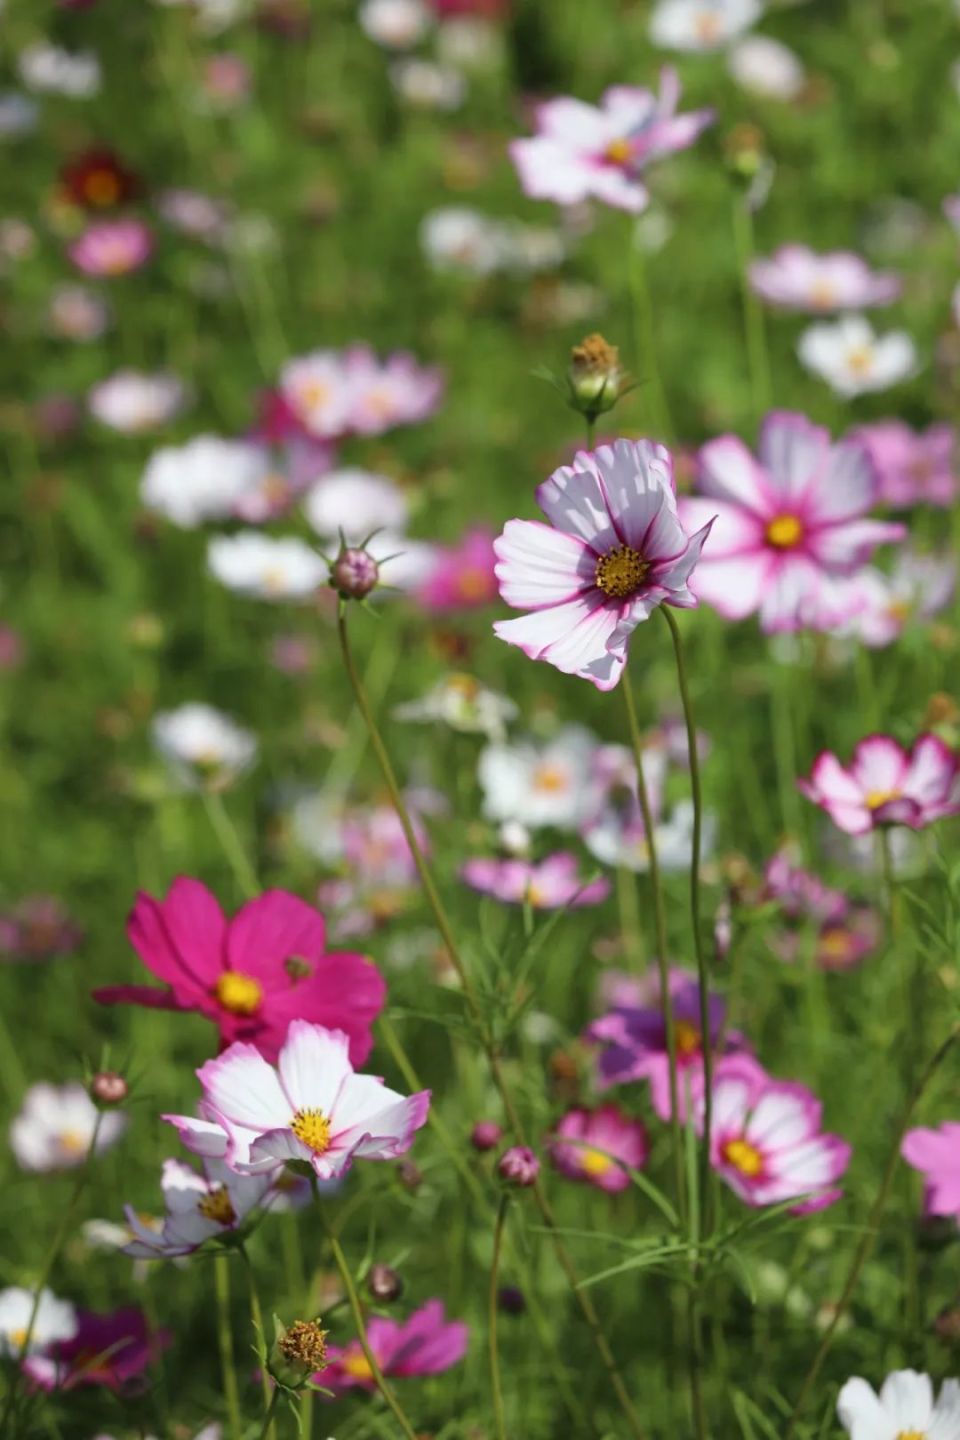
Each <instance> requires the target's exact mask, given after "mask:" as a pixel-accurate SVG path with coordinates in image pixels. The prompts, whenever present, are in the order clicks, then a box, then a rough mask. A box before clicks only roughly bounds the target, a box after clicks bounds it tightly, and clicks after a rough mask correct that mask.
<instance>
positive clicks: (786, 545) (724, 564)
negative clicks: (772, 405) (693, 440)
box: [680, 411, 905, 634]
mask: <svg viewBox="0 0 960 1440" xmlns="http://www.w3.org/2000/svg"><path fill="white" fill-rule="evenodd" d="M698 467H699V469H698V480H697V488H698V489H699V491H700V495H701V496H702V497H704V498H689V499H686V498H685V499H682V500H681V502H680V516H681V519H682V520H683V521H684V523H685V524H686V525H687V526H688V527H692V526H695V525H700V524H703V522H704V521H705V520H707V519H708V518H710V517H714V516H715V517H716V523H715V524H714V528H713V532H712V534H711V537H710V542H709V544H708V545H707V546H706V548H705V550H704V554H703V556H702V557H701V561H700V565H699V566H698V568H697V574H696V579H695V581H694V582H693V584H692V586H691V588H692V589H693V590H694V591H695V592H696V594H697V595H698V596H699V597H700V599H701V600H705V601H706V602H707V603H708V604H710V605H712V606H713V607H714V609H716V610H718V611H719V613H720V614H721V615H722V616H724V618H725V619H727V620H742V619H744V617H745V616H747V615H750V614H752V613H753V612H754V611H759V615H760V627H761V629H762V630H764V631H765V632H766V633H768V634H771V633H775V632H777V631H783V630H801V629H805V628H811V629H832V628H834V627H836V626H838V625H841V624H843V623H845V622H846V621H847V620H849V619H850V617H851V615H852V614H853V613H855V611H856V609H857V607H858V605H859V604H860V603H861V602H860V599H859V597H858V596H857V594H856V593H855V592H854V591H852V590H851V588H850V586H849V584H847V583H845V582H846V581H847V579H848V578H849V577H850V576H851V575H853V574H854V573H855V572H856V571H858V570H859V569H860V568H861V566H863V565H864V564H865V563H866V562H867V561H868V560H869V559H870V556H871V555H872V553H873V551H874V549H875V548H876V546H877V545H880V544H883V543H884V542H886V541H893V540H899V539H901V538H902V537H903V535H904V534H905V531H904V528H903V526H902V525H897V524H892V523H890V522H886V521H880V520H872V519H868V518H867V511H868V510H869V509H870V508H871V506H872V505H873V504H874V503H875V501H876V499H877V480H876V475H875V473H874V470H873V467H872V465H871V463H870V461H869V458H868V456H867V453H866V451H865V449H864V447H863V446H862V445H861V444H859V443H857V442H856V441H854V440H852V439H847V440H843V441H840V442H839V443H838V444H836V445H831V443H830V437H829V435H828V433H827V431H826V430H824V429H822V428H821V427H820V426H819V425H814V424H813V423H812V422H811V421H810V420H807V419H806V418H805V417H804V416H803V415H796V414H792V413H790V412H787V411H773V412H771V414H769V415H768V416H767V418H766V420H765V421H764V423H763V426H762V428H761V432H760V447H759V456H758V457H756V458H755V457H754V456H753V455H752V454H751V452H750V451H749V450H748V449H747V447H746V445H745V444H744V443H743V441H742V440H740V439H739V438H738V437H737V436H736V435H721V436H719V437H718V438H717V439H716V440H710V441H708V442H707V444H706V445H704V447H703V448H702V450H701V451H700V455H699V461H698Z"/></svg>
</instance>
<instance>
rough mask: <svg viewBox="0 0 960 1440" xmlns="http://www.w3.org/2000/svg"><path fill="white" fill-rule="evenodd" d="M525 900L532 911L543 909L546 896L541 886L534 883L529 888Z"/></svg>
mask: <svg viewBox="0 0 960 1440" xmlns="http://www.w3.org/2000/svg"><path fill="white" fill-rule="evenodd" d="M524 898H525V900H526V902H527V904H528V905H529V906H530V908H531V910H539V909H541V908H542V906H543V904H544V902H545V900H546V896H545V895H544V893H543V890H542V889H541V887H540V886H539V885H535V884H534V883H533V882H532V881H531V883H530V884H529V885H528V886H527V893H526V895H525V897H524Z"/></svg>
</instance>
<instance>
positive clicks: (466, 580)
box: [457, 566, 490, 600]
mask: <svg viewBox="0 0 960 1440" xmlns="http://www.w3.org/2000/svg"><path fill="white" fill-rule="evenodd" d="M489 588H490V581H489V578H488V577H487V574H486V572H485V571H484V570H478V569H477V568H476V566H468V567H467V568H466V570H461V571H460V574H459V575H458V576H457V593H458V594H459V596H460V599H461V600H482V599H483V598H484V596H485V595H486V594H487V591H488V590H489Z"/></svg>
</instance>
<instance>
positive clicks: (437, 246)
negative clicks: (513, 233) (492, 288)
mask: <svg viewBox="0 0 960 1440" xmlns="http://www.w3.org/2000/svg"><path fill="white" fill-rule="evenodd" d="M420 244H421V246H422V248H423V252H424V254H425V255H426V257H427V259H428V260H429V262H430V264H431V266H432V267H433V268H434V269H435V270H441V271H447V270H449V271H459V272H462V273H464V274H467V275H492V274H494V273H495V272H496V271H497V270H500V269H501V268H503V264H504V258H505V257H504V247H503V227H502V226H501V224H500V223H499V222H498V221H496V220H493V219H491V217H490V216H488V215H481V214H480V213H479V211H477V210H470V209H468V208H467V207H466V206H462V205H449V206H444V207H443V208H442V209H440V210H431V211H430V213H429V214H428V215H425V216H424V218H423V220H422V221H421V223H420Z"/></svg>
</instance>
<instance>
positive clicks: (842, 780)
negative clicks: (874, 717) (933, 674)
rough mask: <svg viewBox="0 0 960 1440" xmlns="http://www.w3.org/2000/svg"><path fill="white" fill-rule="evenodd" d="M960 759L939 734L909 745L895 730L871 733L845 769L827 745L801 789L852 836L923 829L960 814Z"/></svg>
mask: <svg viewBox="0 0 960 1440" xmlns="http://www.w3.org/2000/svg"><path fill="white" fill-rule="evenodd" d="M958 772H960V761H958V758H957V756H956V755H955V754H954V752H953V751H952V750H951V749H950V748H949V746H947V745H945V744H944V742H943V741H942V740H941V739H940V738H939V737H938V736H936V735H921V736H920V738H919V739H918V740H917V741H916V742H915V743H914V746H913V749H912V750H910V751H907V750H904V748H903V746H902V745H898V744H897V742H896V740H893V739H892V738H891V737H890V736H889V735H868V736H867V738H866V739H865V740H861V741H860V743H859V745H857V746H856V748H855V749H854V752H853V761H852V763H851V765H850V768H849V769H848V770H845V769H844V768H843V766H842V765H841V764H840V761H839V760H838V759H837V757H836V755H833V754H831V753H830V751H829V750H825V751H824V752H823V753H822V754H821V755H818V756H817V758H816V760H815V761H814V762H813V769H812V770H811V772H810V779H809V780H799V781H798V782H797V784H798V788H799V790H800V792H801V794H803V795H805V796H806V797H807V799H808V800H812V801H813V803H814V805H819V806H820V808H821V809H822V810H826V812H827V814H828V815H829V816H830V819H831V820H832V821H833V823H834V825H836V826H838V828H839V829H841V830H845V831H846V832H847V834H848V835H865V834H866V833H867V831H868V830H875V829H876V828H877V827H878V826H880V825H909V826H910V828H911V829H912V830H921V829H923V827H924V826H925V825H932V824H933V823H934V821H936V820H942V819H943V817H944V816H946V815H957V814H960V780H958Z"/></svg>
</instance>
